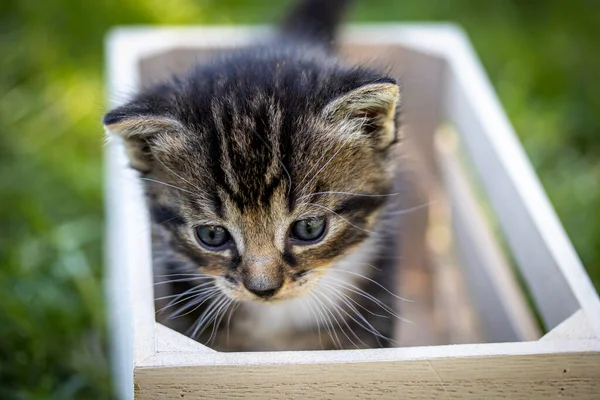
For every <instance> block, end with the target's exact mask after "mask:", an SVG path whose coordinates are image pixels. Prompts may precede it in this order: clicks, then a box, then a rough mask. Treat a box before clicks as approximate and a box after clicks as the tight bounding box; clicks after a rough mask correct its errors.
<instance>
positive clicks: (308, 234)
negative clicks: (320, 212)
mask: <svg viewBox="0 0 600 400" xmlns="http://www.w3.org/2000/svg"><path fill="white" fill-rule="evenodd" d="M324 232H325V218H324V217H314V218H307V219H301V220H299V221H296V222H294V224H293V225H292V237H293V238H294V239H297V240H301V241H303V242H316V241H319V240H320V239H322V237H323V233H324Z"/></svg>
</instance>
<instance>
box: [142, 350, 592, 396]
mask: <svg viewBox="0 0 600 400" xmlns="http://www.w3.org/2000/svg"><path fill="white" fill-rule="evenodd" d="M541 344H543V345H544V346H542V345H541ZM430 349H431V348H410V349H385V350H380V351H378V350H365V351H361V350H358V351H335V352H324V351H321V352H280V353H254V354H253V353H240V354H226V353H214V354H209V355H204V356H201V357H200V356H197V355H187V357H182V358H181V357H180V358H177V359H176V360H175V362H176V363H177V364H173V361H174V360H173V359H171V360H169V359H168V355H166V354H163V355H162V356H161V357H162V358H160V359H159V358H157V359H156V360H154V361H153V364H154V366H148V367H140V368H137V369H136V372H135V393H136V399H162V398H164V399H167V398H190V399H191V398H224V397H227V398H235V397H240V398H249V399H254V398H257V399H267V398H281V399H290V398H303V399H330V398H339V399H347V398H361V399H362V398H365V399H398V398H402V399H501V398H507V397H509V398H511V399H538V398H539V399H542V398H548V397H555V396H565V397H568V398H572V397H574V398H578V399H597V394H598V393H600V368H598V366H599V365H600V352H598V351H599V350H600V348H599V344H598V342H585V341H582V342H577V341H567V342H544V343H542V342H533V343H511V344H502V345H490V344H488V345H464V346H438V347H437V348H435V349H436V350H435V353H436V354H435V355H432V354H431V353H432V352H431V351H430ZM157 357H158V356H157ZM342 364H343V365H342ZM159 366H161V367H159Z"/></svg>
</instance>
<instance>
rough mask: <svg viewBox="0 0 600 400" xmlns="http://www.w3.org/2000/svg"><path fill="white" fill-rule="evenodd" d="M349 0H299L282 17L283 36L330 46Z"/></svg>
mask: <svg viewBox="0 0 600 400" xmlns="http://www.w3.org/2000/svg"><path fill="white" fill-rule="evenodd" d="M349 3H350V0H300V1H298V2H297V4H295V5H294V7H293V8H292V9H291V12H290V13H288V15H287V18H285V19H284V22H283V25H282V27H281V31H282V33H283V35H284V36H287V37H290V38H293V39H300V40H305V41H309V42H311V43H313V44H320V45H324V46H325V47H327V48H332V47H333V44H334V40H335V38H336V34H337V31H338V26H339V24H340V21H341V19H342V17H343V15H344V13H345V11H346V9H347V8H348V4H349Z"/></svg>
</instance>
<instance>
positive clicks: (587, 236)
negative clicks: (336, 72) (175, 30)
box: [0, 0, 600, 399]
mask: <svg viewBox="0 0 600 400" xmlns="http://www.w3.org/2000/svg"><path fill="white" fill-rule="evenodd" d="M279 3H280V2H279V1H276V0H268V1H267V0H262V1H258V0H257V1H248V2H245V1H241V0H220V1H217V0H212V1H208V0H204V1H201V0H177V1H161V0H120V1H117V0H99V1H96V2H82V1H79V0H63V1H58V0H54V1H46V2H41V1H34V0H4V1H3V2H1V3H0V52H1V54H2V57H0V71H1V75H0V76H1V78H0V205H1V207H0V398H1V399H107V398H111V397H112V396H111V383H110V379H109V375H108V360H107V345H106V337H107V335H106V322H105V310H104V301H103V296H102V295H103V288H102V261H101V249H102V233H103V215H102V207H103V206H102V171H101V163H102V161H101V154H102V139H103V138H102V135H103V132H102V128H101V125H100V118H101V115H102V113H103V112H104V110H105V106H104V104H105V102H104V81H103V75H102V74H103V71H102V67H103V61H104V60H103V47H102V46H103V43H102V41H103V37H104V35H105V33H106V32H107V31H108V29H110V28H111V27H112V26H115V25H121V24H193V23H213V24H232V23H259V22H270V21H274V20H276V18H277V15H278V14H279V13H280V11H281V6H280V4H279ZM352 19H353V20H354V21H398V20H404V21H410V20H419V21H423V20H442V21H456V22H458V23H460V24H462V25H463V27H464V28H465V29H466V31H467V32H468V33H469V35H470V37H471V39H472V40H473V43H474V45H475V47H476V49H477V51H478V52H479V54H480V56H481V58H482V60H483V63H484V65H485V67H486V69H487V71H488V73H489V75H490V77H491V79H492V81H493V83H494V85H495V87H496V89H497V91H498V93H499V95H500V98H501V100H502V103H503V105H504V107H505V108H506V110H507V112H508V114H509V117H510V119H511V121H512V122H513V124H514V126H515V128H516V130H517V132H518V134H519V136H520V138H521V140H522V142H523V144H524V146H525V149H526V151H527V153H528V155H529V156H530V158H531V160H532V162H533V164H534V166H535V168H536V170H537V172H538V174H539V175H540V177H541V180H542V182H543V184H544V187H545V188H546V190H547V192H548V194H549V196H550V198H551V200H552V202H553V203H554V205H555V207H556V210H557V212H558V214H559V216H560V218H561V220H562V221H563V223H564V225H565V227H566V229H567V231H568V233H569V235H570V237H571V239H572V241H573V243H574V244H575V247H576V249H577V251H578V253H579V255H580V256H581V258H582V260H583V262H584V264H585V265H586V267H587V269H588V271H589V273H590V276H591V277H592V279H593V280H594V283H595V284H596V287H600V215H599V214H598V212H597V210H600V161H599V160H600V157H598V155H599V153H600V136H599V132H598V131H599V128H600V80H599V79H597V74H598V73H599V72H600V52H598V51H597V49H598V48H599V47H600V39H599V38H600V3H598V2H595V1H592V0H588V1H585V0H580V1H569V2H568V1H563V0H548V1H528V2H525V1H516V0H515V1H507V0H503V1H501V0H494V1H492V0H488V1H479V0H470V1H469V0H455V1H451V0H448V1H442V0H422V1H408V0H406V1H399V0H363V1H362V2H359V5H358V7H357V8H356V9H355V10H354V12H353V13H352Z"/></svg>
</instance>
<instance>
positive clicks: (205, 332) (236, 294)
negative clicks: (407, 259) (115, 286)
mask: <svg viewBox="0 0 600 400" xmlns="http://www.w3.org/2000/svg"><path fill="white" fill-rule="evenodd" d="M345 6H346V1H343V0H328V1H326V2H325V1H318V0H307V1H304V2H301V3H300V4H298V5H297V6H296V8H295V11H294V12H293V13H292V14H291V15H290V16H289V18H288V19H287V22H286V23H284V24H283V27H282V28H281V31H280V34H279V35H278V38H277V39H273V40H272V41H271V42H270V43H267V44H264V45H256V46H252V47H249V48H245V49H239V50H236V51H232V52H226V53H223V54H221V55H218V56H216V57H215V58H214V59H213V60H212V61H210V62H207V63H204V64H200V65H197V66H195V67H194V68H193V70H192V71H191V72H190V73H189V74H187V75H185V76H181V77H176V78H173V79H172V80H171V81H169V82H167V83H164V84H160V85H157V86H153V87H150V88H147V89H144V90H142V91H141V92H140V93H139V94H137V96H135V98H133V99H132V100H131V101H130V102H129V103H127V104H125V105H123V106H121V107H118V108H116V109H114V110H112V111H110V112H109V113H108V114H106V116H105V117H104V124H105V127H106V129H107V131H108V132H109V133H110V134H112V135H116V136H119V137H121V138H122V139H123V140H124V143H125V146H126V149H127V151H128V154H129V158H130V161H131V166H132V167H133V168H135V169H136V170H138V171H139V172H140V175H141V179H142V180H143V183H144V185H145V191H146V193H147V200H148V204H149V209H150V214H151V216H152V219H153V222H154V224H153V246H154V253H155V260H154V265H155V278H156V282H157V285H156V290H155V293H156V295H155V297H156V299H157V300H156V304H157V310H159V312H158V320H159V321H160V322H162V323H164V324H166V325H167V326H171V327H173V328H174V329H177V330H179V331H180V332H183V333H186V334H188V335H189V336H190V337H192V338H194V339H197V340H198V341H200V342H203V343H207V344H209V345H210V346H211V347H213V348H215V349H218V350H223V351H254V350H298V349H334V348H356V347H361V348H365V347H380V346H389V345H390V344H391V339H390V338H391V336H392V334H393V328H394V323H395V321H396V320H397V312H396V306H395V303H396V301H395V300H396V299H395V296H394V295H392V291H393V286H394V281H395V278H394V270H393V263H390V262H389V258H390V256H389V251H390V250H393V248H394V247H395V245H396V244H395V241H394V233H393V232H394V231H393V230H392V229H389V228H390V226H391V225H393V224H389V221H390V218H391V217H390V214H389V213H388V210H389V208H390V204H393V203H394V202H393V201H392V200H391V199H392V198H393V195H394V191H395V189H394V182H395V171H396V168H395V159H397V154H396V153H397V151H396V150H397V147H398V134H397V129H396V126H397V118H398V107H399V92H398V85H397V84H396V82H395V81H394V79H392V78H391V77H389V76H387V75H385V74H382V73H381V72H378V71H375V70H372V69H369V68H364V67H362V66H356V65H348V64H346V63H344V62H343V61H341V60H340V59H338V58H337V57H336V55H335V54H334V51H333V47H334V46H333V43H334V42H333V40H334V36H335V31H336V25H337V22H338V20H339V19H340V16H341V14H342V11H343V9H344V8H345ZM392 227H393V226H392Z"/></svg>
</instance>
